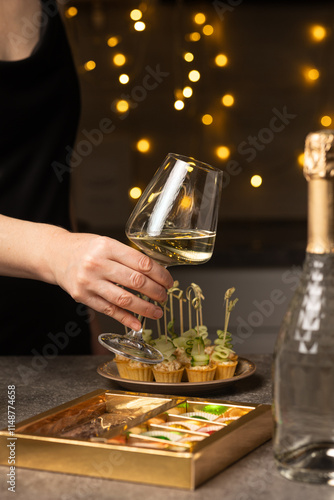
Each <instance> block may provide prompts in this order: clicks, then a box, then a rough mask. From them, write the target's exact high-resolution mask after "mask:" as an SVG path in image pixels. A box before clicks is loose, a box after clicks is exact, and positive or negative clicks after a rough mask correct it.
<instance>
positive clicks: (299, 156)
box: [297, 153, 304, 167]
mask: <svg viewBox="0 0 334 500" xmlns="http://www.w3.org/2000/svg"><path fill="white" fill-rule="evenodd" d="M297 161H298V165H300V166H301V167H303V166H304V153H300V154H299V155H298V157H297Z"/></svg>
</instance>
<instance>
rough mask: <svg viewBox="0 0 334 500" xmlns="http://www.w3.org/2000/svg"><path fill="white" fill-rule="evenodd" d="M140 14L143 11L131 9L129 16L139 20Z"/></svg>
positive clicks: (133, 19)
mask: <svg viewBox="0 0 334 500" xmlns="http://www.w3.org/2000/svg"><path fill="white" fill-rule="evenodd" d="M142 15H143V13H142V11H141V10H139V9H133V10H132V11H131V12H130V17H131V19H132V21H139V19H141V18H142Z"/></svg>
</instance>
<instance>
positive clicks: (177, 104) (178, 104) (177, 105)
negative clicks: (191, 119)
mask: <svg viewBox="0 0 334 500" xmlns="http://www.w3.org/2000/svg"><path fill="white" fill-rule="evenodd" d="M174 108H175V109H176V110H177V111H181V109H183V108H184V102H183V101H181V99H178V100H177V101H175V102H174Z"/></svg>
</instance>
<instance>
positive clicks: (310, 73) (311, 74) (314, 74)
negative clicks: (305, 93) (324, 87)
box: [305, 68, 320, 81]
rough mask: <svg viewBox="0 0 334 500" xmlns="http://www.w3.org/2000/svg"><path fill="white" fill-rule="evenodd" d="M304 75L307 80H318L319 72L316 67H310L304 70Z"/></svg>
mask: <svg viewBox="0 0 334 500" xmlns="http://www.w3.org/2000/svg"><path fill="white" fill-rule="evenodd" d="M305 76H306V78H307V79H308V80H311V81H315V80H318V78H319V76H320V73H319V71H318V70H317V69H315V68H311V69H308V70H307V71H306V74H305Z"/></svg>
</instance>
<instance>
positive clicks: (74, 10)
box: [65, 7, 78, 19]
mask: <svg viewBox="0 0 334 500" xmlns="http://www.w3.org/2000/svg"><path fill="white" fill-rule="evenodd" d="M77 14H78V9H77V8H76V7H69V8H68V9H66V11H65V16H66V17H67V18H68V19H70V18H71V17H75V16H76V15H77Z"/></svg>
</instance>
